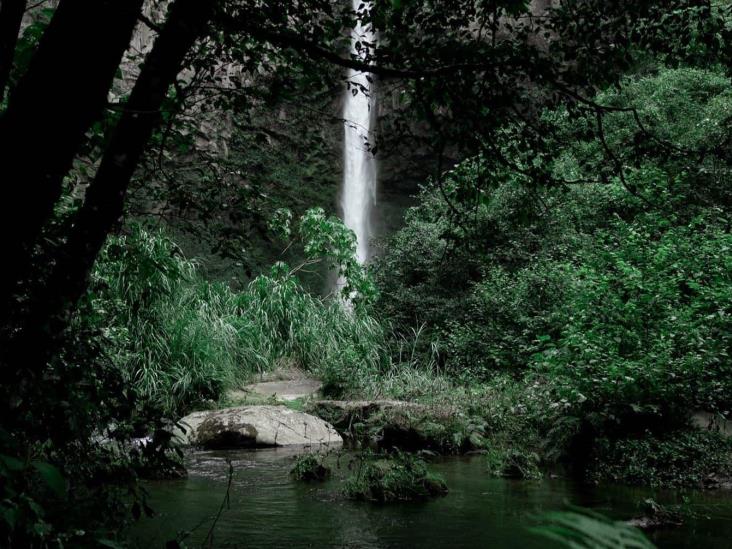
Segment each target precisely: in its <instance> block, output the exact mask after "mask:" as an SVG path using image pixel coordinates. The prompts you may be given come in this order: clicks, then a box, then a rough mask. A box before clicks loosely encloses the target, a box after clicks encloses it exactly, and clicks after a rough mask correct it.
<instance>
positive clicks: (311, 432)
mask: <svg viewBox="0 0 732 549" xmlns="http://www.w3.org/2000/svg"><path fill="white" fill-rule="evenodd" d="M179 425H180V427H181V428H179V429H176V432H175V433H174V437H175V439H176V440H177V441H178V442H179V443H180V444H181V445H185V446H198V447H202V448H207V449H220V448H221V449H223V448H266V447H274V446H296V445H315V444H327V445H334V446H335V445H340V444H342V442H343V440H342V439H341V437H340V435H339V434H338V433H337V432H336V431H335V429H334V428H333V426H332V425H330V424H329V423H327V422H325V421H323V420H322V419H320V418H318V417H315V416H312V415H310V414H306V413H304V412H298V411H296V410H292V409H290V408H287V407H286V406H243V407H235V408H223V409H221V410H211V411H204V412H194V413H192V414H189V415H187V416H186V417H184V418H183V419H181V420H180V422H179Z"/></svg>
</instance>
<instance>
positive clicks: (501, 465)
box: [486, 446, 543, 480]
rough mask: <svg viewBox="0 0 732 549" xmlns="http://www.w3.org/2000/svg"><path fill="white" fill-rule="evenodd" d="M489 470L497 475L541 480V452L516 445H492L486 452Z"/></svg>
mask: <svg viewBox="0 0 732 549" xmlns="http://www.w3.org/2000/svg"><path fill="white" fill-rule="evenodd" d="M486 459H487V461H488V471H489V473H490V474H492V475H495V476H497V477H505V478H518V479H526V480H539V479H541V478H542V476H543V475H542V472H541V469H540V468H539V454H537V453H536V452H532V451H530V450H522V449H519V448H516V447H513V448H502V447H500V446H491V447H490V448H488V453H487V454H486Z"/></svg>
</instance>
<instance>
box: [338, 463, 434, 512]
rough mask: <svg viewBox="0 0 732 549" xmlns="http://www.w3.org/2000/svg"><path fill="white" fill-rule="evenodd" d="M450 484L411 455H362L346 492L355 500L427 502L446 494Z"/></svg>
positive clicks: (347, 482)
mask: <svg viewBox="0 0 732 549" xmlns="http://www.w3.org/2000/svg"><path fill="white" fill-rule="evenodd" d="M447 491H448V490H447V485H446V484H445V481H444V480H443V479H442V478H441V477H440V476H438V475H435V474H433V473H431V472H430V471H429V470H428V468H427V464H426V463H425V462H424V460H421V459H419V458H417V457H415V456H412V455H410V454H403V453H398V454H394V455H391V456H378V455H376V456H374V455H367V456H362V458H361V461H360V463H359V464H358V467H357V469H356V471H355V473H354V474H353V475H352V476H351V477H350V478H348V479H347V480H346V484H345V489H344V492H345V494H346V496H347V497H349V498H351V499H356V500H363V501H373V502H379V503H388V502H393V501H415V500H424V499H428V498H431V497H436V496H444V495H446V494H447Z"/></svg>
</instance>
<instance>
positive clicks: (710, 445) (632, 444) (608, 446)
mask: <svg viewBox="0 0 732 549" xmlns="http://www.w3.org/2000/svg"><path fill="white" fill-rule="evenodd" d="M730 475H732V440H730V439H729V438H726V437H724V436H723V435H720V434H718V433H713V432H705V431H688V430H687V431H674V432H671V433H668V434H666V435H664V436H662V437H654V436H653V435H652V434H651V433H646V434H645V436H643V437H638V438H622V439H619V440H613V439H608V438H602V439H600V440H599V441H598V442H597V444H596V447H595V450H594V452H593V456H592V462H591V465H590V472H589V478H591V479H592V480H596V481H600V480H611V481H615V482H624V483H627V484H651V485H655V486H686V487H696V488H702V487H714V486H715V484H716V483H717V482H719V481H721V480H726V479H728V478H729V476H730Z"/></svg>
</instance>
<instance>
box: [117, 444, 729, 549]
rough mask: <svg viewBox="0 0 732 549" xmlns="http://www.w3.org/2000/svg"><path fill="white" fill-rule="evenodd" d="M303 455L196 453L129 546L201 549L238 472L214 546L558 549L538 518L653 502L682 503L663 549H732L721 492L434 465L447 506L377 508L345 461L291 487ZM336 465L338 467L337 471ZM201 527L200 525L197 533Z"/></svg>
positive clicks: (153, 491)
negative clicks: (353, 489) (328, 473)
mask: <svg viewBox="0 0 732 549" xmlns="http://www.w3.org/2000/svg"><path fill="white" fill-rule="evenodd" d="M301 452H302V449H298V450H292V449H284V448H283V449H265V450H247V451H244V450H237V451H226V452H194V453H192V454H190V455H188V456H187V463H186V465H187V468H188V472H189V476H188V478H187V479H185V480H174V481H157V482H150V483H147V485H146V488H147V490H148V492H149V494H150V499H149V504H150V505H151V506H152V508H153V509H154V510H155V511H156V513H157V515H156V516H155V517H153V518H145V519H142V520H141V521H140V522H138V523H137V524H135V525H134V526H133V527H132V528H131V530H130V538H131V541H132V545H133V547H164V546H165V542H166V541H168V540H171V539H175V538H176V536H177V535H178V534H179V533H181V532H184V531H189V530H191V529H194V528H195V529H194V530H193V532H192V533H191V534H190V536H189V537H187V538H186V539H185V540H184V543H185V544H186V546H189V547H200V546H201V543H202V542H203V541H204V540H205V538H206V535H207V533H208V530H209V528H210V527H211V524H212V522H213V517H215V516H216V513H217V511H218V509H219V507H220V506H221V503H222V501H223V498H224V495H225V493H226V486H227V482H228V471H229V469H228V464H227V459H230V460H231V462H232V465H233V469H234V475H233V481H232V486H231V490H230V494H229V495H230V508H229V509H228V510H225V511H223V513H222V514H221V516H220V518H219V520H218V522H217V524H216V527H215V530H214V543H213V546H214V547H228V548H236V547H241V548H243V547H249V548H260V547H265V548H274V547H287V548H289V549H294V548H300V547H313V548H319V547H349V548H394V549H396V548H409V547H414V548H417V547H419V548H437V547H450V548H459V547H460V548H462V547H465V548H477V547H491V548H503V547H515V548H539V547H541V548H544V547H553V545H552V544H551V543H549V542H547V541H546V540H544V539H542V538H537V537H536V536H534V535H533V534H531V533H530V532H528V531H527V527H528V526H531V525H532V524H534V517H535V516H536V515H539V514H541V513H543V512H546V511H552V510H558V509H561V508H562V507H563V506H564V504H565V503H571V504H574V505H581V506H585V507H590V508H592V509H595V510H597V511H600V512H602V513H604V514H606V515H608V516H611V517H613V518H616V519H627V518H631V517H633V516H635V515H637V514H639V504H640V502H642V501H643V500H644V499H646V498H649V497H653V498H654V499H655V500H656V501H658V502H659V503H662V504H672V505H677V504H682V503H683V505H684V509H685V510H686V511H687V513H685V515H686V516H685V520H684V524H683V526H681V527H678V528H673V529H668V530H660V531H656V532H652V533H651V534H649V537H651V539H652V540H653V541H654V542H655V543H656V544H657V545H658V546H659V547H661V548H667V547H668V548H682V547H684V548H700V547H704V548H707V549H716V548H719V549H721V548H728V547H730V546H731V544H732V541H731V540H732V494H731V493H729V492H723V491H707V492H695V491H685V492H680V491H658V490H651V489H648V488H631V487H625V486H615V485H605V486H591V487H588V486H582V485H579V484H576V483H574V482H571V481H569V480H562V479H546V480H543V481H516V480H506V479H496V478H491V477H490V476H489V475H488V474H487V473H486V466H485V458H484V456H480V455H478V456H470V457H451V458H441V459H440V460H438V461H436V462H434V463H432V464H431V465H430V467H431V469H432V470H433V471H435V472H437V473H440V474H441V475H442V476H443V477H444V478H445V481H446V482H447V485H448V487H449V489H450V493H449V494H448V495H447V496H446V497H442V498H437V499H434V500H431V501H427V502H413V503H397V504H388V505H376V504H370V503H363V502H353V501H349V500H346V499H345V498H343V497H342V496H341V495H340V490H341V479H342V478H343V476H344V475H347V474H348V473H349V471H348V470H347V469H348V468H347V465H346V464H347V462H348V461H349V460H348V459H347V456H342V457H341V458H340V463H341V468H340V469H339V470H334V475H333V479H332V480H329V481H326V482H325V483H321V484H310V483H303V482H298V481H295V480H292V479H291V477H290V474H289V473H290V469H291V467H292V465H293V460H294V456H295V455H297V454H298V453H301ZM336 459H337V458H336V457H335V456H332V460H333V461H334V462H335V460H336ZM196 526H198V527H197V528H196Z"/></svg>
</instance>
